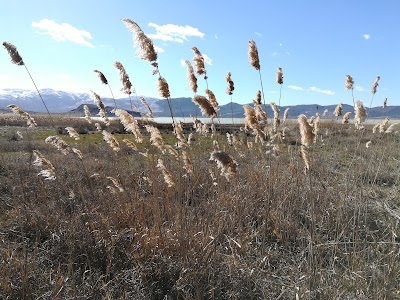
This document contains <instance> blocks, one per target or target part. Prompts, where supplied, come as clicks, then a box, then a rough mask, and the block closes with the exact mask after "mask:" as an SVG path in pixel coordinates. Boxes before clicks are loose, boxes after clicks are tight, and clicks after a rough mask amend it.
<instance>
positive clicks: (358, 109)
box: [354, 100, 367, 130]
mask: <svg viewBox="0 0 400 300" xmlns="http://www.w3.org/2000/svg"><path fill="white" fill-rule="evenodd" d="M354 111H355V116H354V123H355V127H356V128H357V129H359V130H361V129H364V126H363V125H362V124H363V123H364V122H365V119H366V118H367V111H366V110H365V107H364V105H363V103H362V101H361V100H357V102H356V105H355V109H354Z"/></svg>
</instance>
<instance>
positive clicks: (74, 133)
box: [65, 127, 80, 141]
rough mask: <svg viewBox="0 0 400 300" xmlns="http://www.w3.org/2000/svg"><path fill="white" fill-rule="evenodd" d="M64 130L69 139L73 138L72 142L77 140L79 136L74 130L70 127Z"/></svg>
mask: <svg viewBox="0 0 400 300" xmlns="http://www.w3.org/2000/svg"><path fill="white" fill-rule="evenodd" d="M65 129H66V130H67V131H68V134H69V136H70V137H72V138H74V140H76V141H77V140H79V139H80V138H79V134H78V133H77V132H76V130H75V129H74V128H72V127H65Z"/></svg>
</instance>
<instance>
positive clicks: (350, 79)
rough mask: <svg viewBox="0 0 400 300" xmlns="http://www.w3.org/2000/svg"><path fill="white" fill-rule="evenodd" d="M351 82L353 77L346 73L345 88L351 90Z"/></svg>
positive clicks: (352, 82)
mask: <svg viewBox="0 0 400 300" xmlns="http://www.w3.org/2000/svg"><path fill="white" fill-rule="evenodd" d="M353 84H354V80H353V77H351V76H350V75H346V78H345V86H346V90H352V89H353Z"/></svg>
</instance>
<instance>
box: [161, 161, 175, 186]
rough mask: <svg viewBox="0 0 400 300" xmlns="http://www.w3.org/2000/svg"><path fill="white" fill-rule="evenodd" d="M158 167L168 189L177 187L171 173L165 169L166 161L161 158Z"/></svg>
mask: <svg viewBox="0 0 400 300" xmlns="http://www.w3.org/2000/svg"><path fill="white" fill-rule="evenodd" d="M156 167H157V168H158V169H159V170H160V171H161V172H162V174H163V176H164V181H165V183H166V184H167V185H168V187H173V186H175V181H174V178H173V177H172V174H171V172H169V171H168V170H167V168H166V167H165V165H164V161H163V160H162V159H161V158H159V159H158V161H157V166H156Z"/></svg>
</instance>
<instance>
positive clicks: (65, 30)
mask: <svg viewBox="0 0 400 300" xmlns="http://www.w3.org/2000/svg"><path fill="white" fill-rule="evenodd" d="M32 27H33V28H37V29H39V30H38V33H41V34H48V35H50V36H51V37H52V38H53V39H54V40H56V41H58V42H63V41H69V42H72V43H75V44H79V45H83V46H87V47H92V48H93V44H92V43H90V42H89V41H88V40H92V39H93V37H92V35H91V34H90V32H88V31H86V30H82V29H78V28H76V27H74V26H72V25H70V24H68V23H62V24H59V23H57V22H55V21H53V20H49V19H42V20H40V21H39V22H32Z"/></svg>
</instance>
